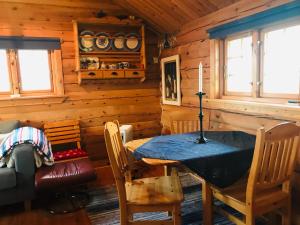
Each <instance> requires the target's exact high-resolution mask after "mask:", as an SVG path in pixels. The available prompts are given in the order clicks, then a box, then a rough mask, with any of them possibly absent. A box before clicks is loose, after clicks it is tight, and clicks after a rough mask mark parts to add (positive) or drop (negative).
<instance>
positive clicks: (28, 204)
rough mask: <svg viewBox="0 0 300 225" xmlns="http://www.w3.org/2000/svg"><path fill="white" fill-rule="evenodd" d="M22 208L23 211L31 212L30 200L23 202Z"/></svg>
mask: <svg viewBox="0 0 300 225" xmlns="http://www.w3.org/2000/svg"><path fill="white" fill-rule="evenodd" d="M24 208H25V211H30V210H31V201H30V200H25V201H24Z"/></svg>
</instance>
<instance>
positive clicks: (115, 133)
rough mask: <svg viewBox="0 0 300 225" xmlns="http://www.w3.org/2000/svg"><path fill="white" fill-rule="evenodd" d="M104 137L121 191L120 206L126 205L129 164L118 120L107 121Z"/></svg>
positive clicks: (119, 191)
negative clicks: (126, 175)
mask: <svg viewBox="0 0 300 225" xmlns="http://www.w3.org/2000/svg"><path fill="white" fill-rule="evenodd" d="M104 137H105V144H106V149H107V153H108V158H109V161H110V165H111V167H112V170H113V174H114V177H115V181H116V185H117V189H118V193H119V200H120V207H121V206H123V207H125V205H124V204H125V203H126V191H125V172H126V170H127V168H128V166H129V165H128V160H127V156H126V152H125V149H124V146H123V143H122V139H121V134H120V129H119V124H118V122H117V121H114V122H107V123H106V124H105V128H104Z"/></svg>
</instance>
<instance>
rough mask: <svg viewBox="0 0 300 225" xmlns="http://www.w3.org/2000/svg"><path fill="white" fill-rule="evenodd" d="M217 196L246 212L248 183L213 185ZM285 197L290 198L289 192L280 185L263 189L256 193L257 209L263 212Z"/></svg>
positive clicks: (255, 202)
mask: <svg viewBox="0 0 300 225" xmlns="http://www.w3.org/2000/svg"><path fill="white" fill-rule="evenodd" d="M211 188H212V191H213V195H214V197H215V198H217V199H219V200H221V201H223V202H226V203H227V204H228V205H230V206H231V207H232V208H234V209H236V210H239V211H240V212H242V213H246V183H238V184H236V185H233V186H230V187H228V188H224V189H219V188H217V187H213V186H212V187H211ZM284 199H288V194H287V193H285V192H283V191H282V189H281V188H280V187H275V188H272V189H267V190H262V191H259V192H257V193H256V197H255V200H254V204H255V208H256V209H255V211H257V212H260V213H261V214H263V213H264V212H267V211H268V208H265V207H266V206H268V205H270V203H271V204H276V202H280V201H282V200H284Z"/></svg>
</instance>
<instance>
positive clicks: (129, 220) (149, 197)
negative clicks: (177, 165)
mask: <svg viewBox="0 0 300 225" xmlns="http://www.w3.org/2000/svg"><path fill="white" fill-rule="evenodd" d="M104 135H105V142H106V148H107V152H108V156H109V160H110V164H111V167H112V170H113V174H114V177H115V181H116V186H117V190H118V195H119V206H120V224H121V225H128V224H132V225H134V224H136V225H142V224H143V225H146V224H153V225H163V224H169V225H170V224H174V225H178V224H181V216H180V203H181V202H182V201H183V194H182V189H181V184H180V180H179V177H178V176H177V174H176V172H175V170H173V173H172V176H162V177H151V178H143V179H136V180H131V181H127V182H126V180H125V178H124V177H125V174H126V173H127V172H128V171H129V170H130V165H129V164H128V160H127V156H126V152H125V149H124V147H123V145H122V140H121V135H120V132H119V128H118V124H117V123H114V122H107V123H106V124H105V129H104ZM159 211H167V212H171V213H172V220H171V219H168V220H165V221H161V220H159V221H157V220H151V221H133V214H134V213H138V212H159Z"/></svg>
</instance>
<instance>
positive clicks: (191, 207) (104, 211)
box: [86, 173, 261, 225]
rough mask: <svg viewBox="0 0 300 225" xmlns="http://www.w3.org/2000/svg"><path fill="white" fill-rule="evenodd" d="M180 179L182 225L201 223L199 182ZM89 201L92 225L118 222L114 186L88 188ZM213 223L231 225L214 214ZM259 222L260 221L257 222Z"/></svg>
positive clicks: (144, 217)
mask: <svg viewBox="0 0 300 225" xmlns="http://www.w3.org/2000/svg"><path fill="white" fill-rule="evenodd" d="M180 180H181V183H182V187H183V192H184V202H183V203H182V204H181V211H182V212H181V216H182V224H183V225H200V224H202V205H201V200H202V198H201V189H200V183H199V181H198V180H196V179H195V178H194V177H192V176H191V175H189V174H186V173H185V174H181V175H180ZM89 194H90V202H89V204H88V205H87V207H86V210H87V213H88V216H89V218H90V220H91V223H92V225H100V224H101V225H103V224H107V225H117V224H120V222H119V215H120V214H119V206H118V194H117V192H116V188H115V187H114V186H113V187H106V188H98V189H93V190H90V192H89ZM165 218H167V213H164V212H162V213H138V214H136V215H135V216H134V219H141V220H147V219H156V220H159V219H165ZM214 224H215V225H233V223H231V222H229V221H228V220H227V219H225V218H224V217H222V216H220V215H214ZM258 224H261V223H258Z"/></svg>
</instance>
